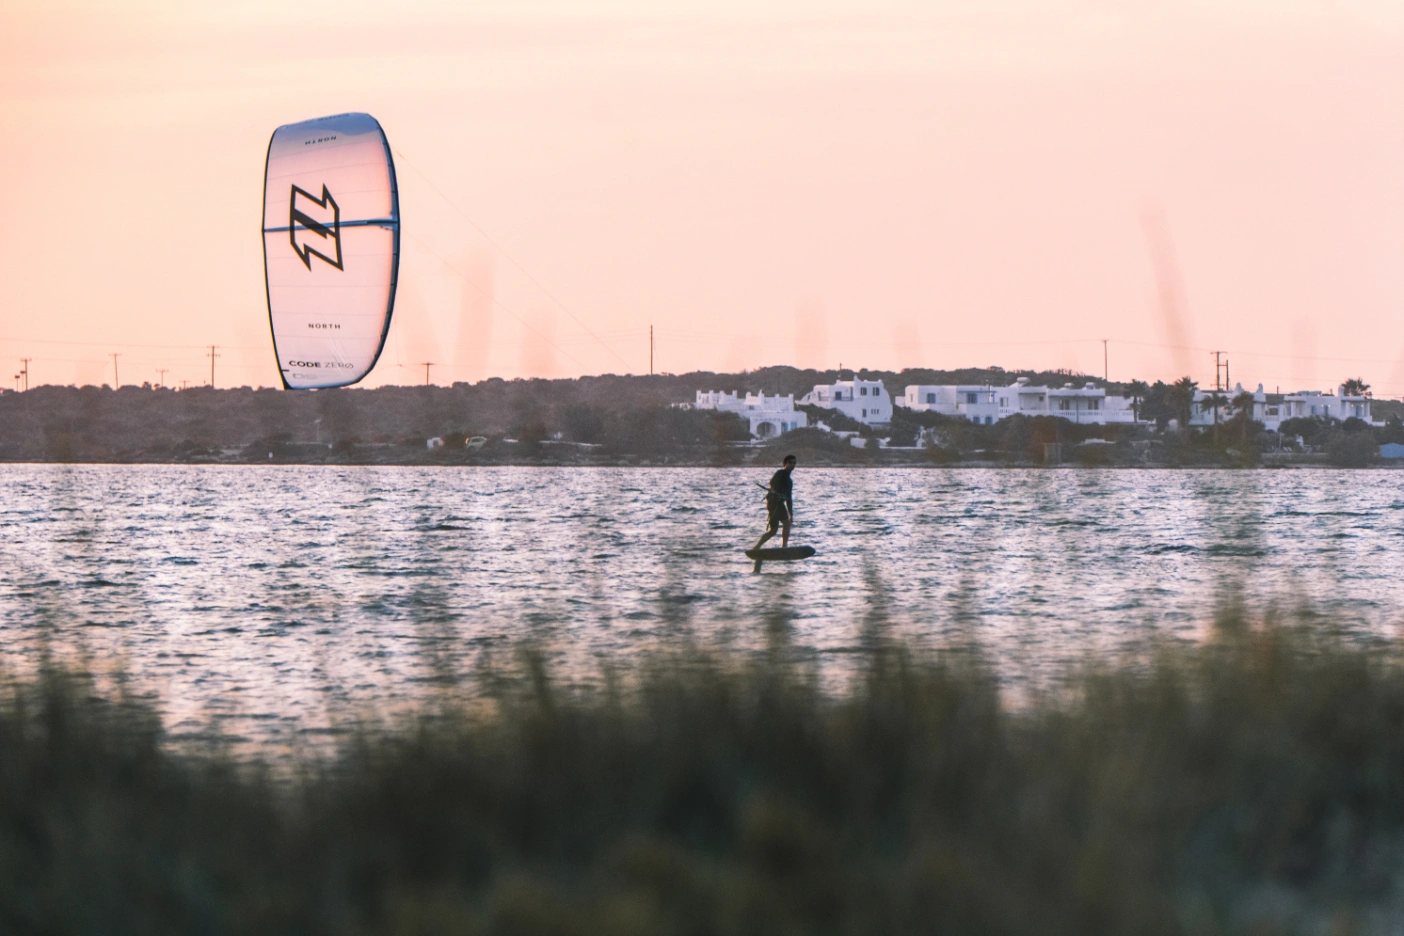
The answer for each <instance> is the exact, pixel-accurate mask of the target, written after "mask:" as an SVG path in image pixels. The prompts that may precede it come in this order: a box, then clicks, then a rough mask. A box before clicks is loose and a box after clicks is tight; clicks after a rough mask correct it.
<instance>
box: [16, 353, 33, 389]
mask: <svg viewBox="0 0 1404 936" xmlns="http://www.w3.org/2000/svg"><path fill="white" fill-rule="evenodd" d="M32 360H34V358H32V357H22V358H20V363H21V364H23V365H24V366H23V367H21V368H20V372H19V375H20V376H21V377H23V378H24V389H26V390H28V389H29V362H30V361H32ZM15 389H16V390H18V389H19V387H18V386H16V387H15Z"/></svg>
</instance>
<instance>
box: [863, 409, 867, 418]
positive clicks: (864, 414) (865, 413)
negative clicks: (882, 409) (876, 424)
mask: <svg viewBox="0 0 1404 936" xmlns="http://www.w3.org/2000/svg"><path fill="white" fill-rule="evenodd" d="M867 416H868V411H867V410H863V418H864V419H866V418H867Z"/></svg>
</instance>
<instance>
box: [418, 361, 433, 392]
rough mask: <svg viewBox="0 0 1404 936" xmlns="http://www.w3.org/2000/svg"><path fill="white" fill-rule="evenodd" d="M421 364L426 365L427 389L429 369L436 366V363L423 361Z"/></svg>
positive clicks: (425, 380) (425, 382) (425, 381)
mask: <svg viewBox="0 0 1404 936" xmlns="http://www.w3.org/2000/svg"><path fill="white" fill-rule="evenodd" d="M420 363H421V364H423V365H424V386H426V387H427V386H429V368H431V367H433V366H434V362H433V361H421V362H420Z"/></svg>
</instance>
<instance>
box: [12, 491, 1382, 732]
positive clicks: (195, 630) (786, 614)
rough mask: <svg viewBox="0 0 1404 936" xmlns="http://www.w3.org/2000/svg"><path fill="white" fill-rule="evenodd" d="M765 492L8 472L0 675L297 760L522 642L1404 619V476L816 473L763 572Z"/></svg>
mask: <svg viewBox="0 0 1404 936" xmlns="http://www.w3.org/2000/svg"><path fill="white" fill-rule="evenodd" d="M769 473H770V469H768V468H766V469H736V468H725V469H707V468H676V469H670V468H527V467H523V468H393V467H323V466H276V467H275V466H129V465H122V466H115V465H114V466H109V465H99V466H93V465H84V466H72V465H6V466H0V648H3V649H0V661H3V666H4V667H5V668H7V669H8V670H10V671H12V672H25V671H30V670H32V669H33V668H34V667H35V666H36V665H37V664H38V660H39V659H40V658H41V656H42V655H43V654H45V653H50V654H58V655H64V656H66V657H70V658H74V659H79V660H81V661H82V662H83V664H84V665H86V666H88V667H90V668H91V669H93V670H94V671H96V672H98V673H100V674H102V673H109V674H110V673H121V674H122V676H123V678H124V680H125V686H126V687H127V688H128V689H129V690H135V691H138V692H141V693H144V694H150V695H151V696H152V697H153V698H155V699H157V700H159V702H158V704H159V706H160V708H161V711H162V712H163V715H164V717H165V719H166V723H167V726H168V728H169V729H170V731H171V732H172V735H173V736H174V737H177V738H180V737H194V738H198V737H204V736H206V735H208V734H209V733H211V732H213V733H216V734H220V735H223V736H227V737H232V738H234V739H235V740H236V741H243V742H247V743H253V744H271V745H281V746H283V747H285V748H288V747H296V746H298V745H301V744H305V743H308V742H309V741H310V742H316V740H317V739H318V738H321V737H324V736H326V735H328V734H331V735H335V734H337V733H339V732H342V731H345V730H346V729H347V726H348V725H349V724H352V723H355V722H356V721H358V720H362V719H365V718H368V717H370V718H375V717H386V716H393V715H394V714H395V713H397V712H400V711H403V710H405V709H406V708H409V707H413V706H415V705H417V704H419V703H421V702H422V701H423V700H424V699H425V698H426V697H427V696H429V695H431V694H433V693H435V692H438V691H441V690H442V689H443V687H444V686H446V685H451V684H454V685H459V686H462V685H464V684H471V682H472V680H473V678H474V674H475V673H476V672H479V671H481V668H482V667H483V666H484V665H485V661H486V662H487V663H490V662H491V660H492V659H493V658H494V655H496V657H497V658H498V659H503V658H504V655H505V656H510V654H511V653H512V651H513V649H514V648H516V647H518V646H519V645H521V643H522V642H524V641H531V642H533V643H534V644H535V645H536V646H539V647H542V648H545V649H546V651H547V652H548V653H549V654H550V658H551V659H552V661H553V664H554V665H555V666H557V667H558V669H559V670H560V671H562V672H564V673H566V674H567V675H572V674H573V675H574V676H576V677H579V678H581V679H588V678H589V677H590V675H591V674H592V673H597V672H598V671H599V669H600V667H601V665H602V664H605V663H620V664H626V665H627V664H628V663H629V662H630V661H632V660H635V659H637V658H638V657H639V655H640V654H647V653H649V652H652V651H656V650H657V649H659V648H660V647H662V646H665V645H666V644H668V642H669V641H671V640H676V639H678V638H685V639H689V640H695V641H699V642H702V643H722V644H731V645H737V646H740V647H742V648H746V647H760V646H764V645H765V644H766V642H767V641H772V640H774V639H775V628H776V627H781V628H783V630H784V637H785V639H786V641H787V646H789V647H791V648H793V649H796V650H797V651H801V652H804V653H807V654H809V655H810V656H811V657H812V658H813V660H814V661H816V664H817V665H818V666H820V667H823V666H826V665H831V666H833V667H836V668H840V669H841V668H842V666H843V665H844V664H843V661H844V660H845V659H851V658H852V651H853V650H854V649H855V648H856V647H858V646H860V644H861V642H862V640H863V639H864V635H865V634H871V632H872V631H871V629H872V628H873V627H875V626H879V625H880V626H881V627H882V628H883V629H884V631H885V632H887V633H890V634H893V635H894V636H897V637H900V638H901V639H904V640H907V641H908V642H911V643H914V644H922V643H927V644H930V645H931V646H933V647H939V646H943V645H947V644H950V643H952V642H954V641H963V642H967V643H969V642H975V643H978V645H979V646H980V647H981V648H982V651H983V652H984V653H985V654H986V655H987V657H988V658H990V659H991V660H992V661H993V662H994V663H995V665H996V667H997V668H998V670H999V672H1000V673H1001V674H1002V676H1003V678H1005V679H1006V680H1008V681H1009V682H1011V683H1012V684H1015V685H1017V684H1018V683H1019V682H1020V681H1021V680H1030V679H1033V680H1037V679H1039V678H1040V674H1043V675H1045V676H1046V675H1047V674H1049V673H1055V672H1058V671H1059V670H1060V669H1064V670H1065V669H1066V667H1067V666H1068V665H1069V664H1070V663H1074V662H1077V661H1081V660H1085V659H1087V658H1088V657H1089V656H1093V657H1095V656H1100V655H1110V654H1117V653H1124V652H1127V651H1128V650H1130V649H1134V648H1136V647H1139V646H1144V645H1145V643H1146V641H1148V640H1154V639H1165V638H1169V639H1174V638H1186V639H1197V638H1198V637H1200V636H1202V635H1203V634H1204V633H1205V626H1206V622H1207V621H1209V620H1210V619H1211V618H1212V616H1213V613H1214V610H1215V607H1216V604H1217V603H1220V602H1222V601H1225V600H1230V599H1231V600H1237V601H1242V602H1244V603H1246V604H1248V605H1249V606H1250V607H1253V608H1259V609H1262V608H1265V607H1268V606H1277V607H1281V608H1284V609H1288V610H1290V609H1293V608H1297V607H1314V608H1316V609H1317V610H1324V611H1329V612H1331V618H1332V621H1333V622H1334V623H1335V624H1336V625H1339V626H1344V627H1345V628H1346V629H1347V630H1349V631H1351V632H1353V633H1354V634H1356V635H1357V636H1358V638H1359V639H1361V640H1372V639H1388V638H1390V637H1392V636H1393V635H1394V631H1395V627H1396V625H1397V624H1398V623H1399V622H1400V620H1401V619H1404V577H1401V575H1400V574H1399V568H1400V560H1401V557H1404V472H1398V471H1388V470H1381V471H1335V470H1326V469H1321V470H1281V471H1269V470H1258V471H1199V470H1184V471H1175V470H1165V471H1152V470H1090V469H1063V470H1021V469H990V470H977V469H964V468H955V469H806V468H805V467H804V466H800V468H799V469H798V470H797V471H796V473H795V507H796V526H795V529H794V532H793V534H792V538H791V542H792V543H794V544H797V545H809V546H813V547H814V548H815V549H816V550H818V555H817V556H816V557H814V558H812V559H809V560H806V561H804V562H798V563H786V564H780V563H776V564H767V565H766V566H765V567H764V568H763V570H762V571H761V572H760V573H759V574H755V573H754V572H753V571H752V566H751V563H750V562H749V561H748V560H747V559H746V558H745V557H744V556H743V555H742V551H743V550H744V549H746V548H749V547H750V546H752V545H753V544H754V542H755V540H756V539H757V537H758V536H759V534H760V533H761V532H762V529H763V527H764V518H765V511H764V506H763V503H762V498H763V492H761V491H760V490H758V489H757V488H756V487H755V482H758V481H759V482H762V483H764V482H765V481H766V480H767V479H768V476H769ZM777 545H778V542H777ZM1226 596H1227V597H1226Z"/></svg>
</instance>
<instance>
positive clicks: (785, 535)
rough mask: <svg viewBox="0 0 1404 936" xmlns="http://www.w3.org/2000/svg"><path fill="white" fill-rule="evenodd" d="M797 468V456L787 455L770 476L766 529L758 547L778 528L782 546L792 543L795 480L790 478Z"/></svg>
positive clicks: (757, 544) (757, 565)
mask: <svg viewBox="0 0 1404 936" xmlns="http://www.w3.org/2000/svg"><path fill="white" fill-rule="evenodd" d="M794 470H795V456H793V455H786V456H785V460H784V461H783V462H781V463H780V470H779V471H777V472H775V474H773V475H771V476H770V487H768V488H766V490H765V513H766V521H767V526H766V531H765V532H764V533H762V534H761V538H760V542H758V543H756V548H757V549H760V548H761V547H762V546H764V545H765V541H766V540H768V539H770V538H771V537H772V536H774V535H775V531H776V530H782V531H783V532H781V534H780V546H781V548H782V549H783V548H784V547H786V546H788V545H790V524H791V523H793V522H794V519H795V502H794V482H793V481H791V480H790V472H792V471H794ZM756 568H760V563H759V562H757V563H756Z"/></svg>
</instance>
